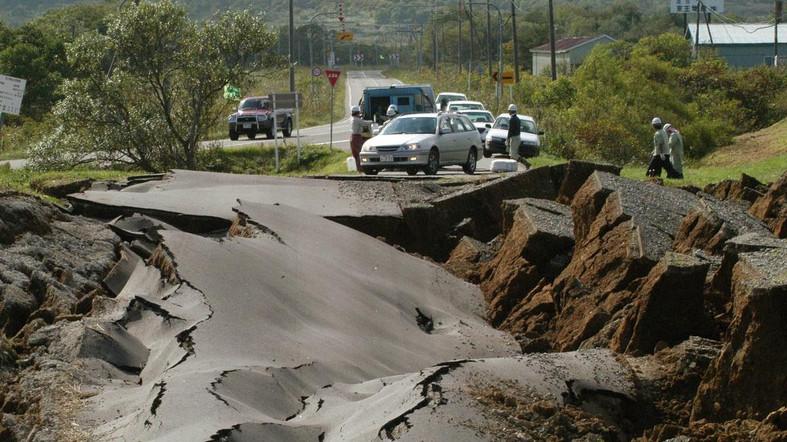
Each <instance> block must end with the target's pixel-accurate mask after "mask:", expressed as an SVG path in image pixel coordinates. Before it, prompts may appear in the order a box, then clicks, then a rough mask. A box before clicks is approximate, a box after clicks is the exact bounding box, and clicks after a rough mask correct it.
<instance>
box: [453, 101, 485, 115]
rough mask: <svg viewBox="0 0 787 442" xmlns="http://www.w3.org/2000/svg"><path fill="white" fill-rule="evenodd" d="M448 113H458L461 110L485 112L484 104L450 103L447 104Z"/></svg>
mask: <svg viewBox="0 0 787 442" xmlns="http://www.w3.org/2000/svg"><path fill="white" fill-rule="evenodd" d="M447 110H448V112H458V111H463V110H486V108H485V107H484V103H481V102H480V101H467V100H462V101H451V102H449V103H448V109H447Z"/></svg>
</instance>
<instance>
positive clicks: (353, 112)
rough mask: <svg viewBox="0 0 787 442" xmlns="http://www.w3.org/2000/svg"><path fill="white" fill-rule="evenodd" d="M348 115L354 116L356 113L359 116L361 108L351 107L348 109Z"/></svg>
mask: <svg viewBox="0 0 787 442" xmlns="http://www.w3.org/2000/svg"><path fill="white" fill-rule="evenodd" d="M350 113H351V114H356V113H357V114H360V113H361V107H360V106H353V107H351V108H350Z"/></svg>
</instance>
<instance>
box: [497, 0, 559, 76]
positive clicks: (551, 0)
mask: <svg viewBox="0 0 787 442" xmlns="http://www.w3.org/2000/svg"><path fill="white" fill-rule="evenodd" d="M489 1H490V0H486V60H487V65H489V77H490V78H491V77H492V24H491V18H490V15H491V12H490V9H491V7H490V4H489ZM551 1H552V0H550V2H551Z"/></svg>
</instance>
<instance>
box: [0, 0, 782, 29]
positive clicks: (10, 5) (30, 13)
mask: <svg viewBox="0 0 787 442" xmlns="http://www.w3.org/2000/svg"><path fill="white" fill-rule="evenodd" d="M127 1H131V0H127ZM476 1H477V2H479V3H484V0H476ZM181 2H182V3H184V4H185V5H187V7H188V8H189V10H190V11H191V13H192V16H194V17H195V18H208V17H210V16H212V15H213V14H215V13H216V12H220V11H223V10H226V9H249V10H251V11H254V10H259V11H260V12H262V13H265V15H266V16H268V18H269V19H270V21H271V22H273V23H275V24H284V22H283V20H285V18H286V17H285V15H284V14H285V13H286V11H287V0H181ZM78 3H105V4H110V5H112V4H119V3H120V0H0V21H2V22H4V23H5V24H6V25H10V26H19V25H21V24H23V23H25V22H26V21H29V20H31V19H34V18H36V17H38V16H40V15H42V14H44V13H45V12H46V11H48V10H50V9H53V8H59V7H63V6H67V5H72V4H78ZM337 3H338V2H336V1H333V0H328V1H325V0H295V8H296V10H297V15H298V19H299V21H305V20H308V19H309V18H310V17H312V16H313V15H314V14H316V13H318V12H325V11H330V10H334V9H335V8H336V4H337ZM434 3H435V4H436V5H438V6H439V7H440V9H443V10H445V9H447V8H446V7H447V6H452V7H453V8H455V9H458V5H459V1H458V0H436V1H435V2H434ZM492 3H493V4H497V5H499V6H500V8H501V9H502V10H503V11H504V12H506V13H507V11H510V8H511V3H510V2H509V1H507V0H505V1H503V0H499V1H493V2H492ZM514 3H515V4H517V5H518V6H519V10H520V11H521V12H523V13H525V14H526V13H528V12H531V11H538V10H541V9H544V8H545V6H546V0H515V1H514ZM668 3H669V2H668V0H576V1H574V0H572V1H569V0H555V5H556V8H557V9H558V10H561V9H564V10H565V9H571V10H577V9H581V10H586V11H589V12H591V13H592V12H593V11H595V10H610V9H611V10H614V9H616V8H619V9H621V10H626V9H628V8H630V7H631V6H634V7H636V8H638V10H639V11H640V12H641V13H642V14H644V15H656V14H657V15H661V14H666V13H667V10H668ZM418 4H422V5H424V6H420V7H419V6H417V5H418ZM431 4H432V1H431V0H420V1H419V0H417V1H409V0H346V1H345V11H346V15H347V16H348V20H352V21H355V22H357V23H359V24H371V23H373V22H376V23H398V24H402V23H417V22H423V21H424V20H426V19H427V18H428V16H429V14H428V12H429V11H430V9H431V8H430V6H428V5H431ZM400 5H401V7H398V6H400ZM414 5H416V6H414ZM726 5H727V6H726V7H727V12H726V15H728V16H730V17H731V18H733V19H736V20H738V19H739V20H753V19H767V18H768V17H769V16H770V15H771V14H772V9H773V1H772V0H727V2H726Z"/></svg>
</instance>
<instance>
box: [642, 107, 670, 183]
mask: <svg viewBox="0 0 787 442" xmlns="http://www.w3.org/2000/svg"><path fill="white" fill-rule="evenodd" d="M650 125H651V126H653V130H655V131H656V132H655V133H654V134H653V153H652V154H651V156H650V163H649V164H648V170H647V172H646V173H645V175H647V176H649V177H660V176H661V169H662V168H663V167H664V165H665V163H668V162H669V160H667V155H669V146H668V140H667V133H666V132H664V124H663V123H662V122H661V118H659V117H655V118H653V120H651V122H650Z"/></svg>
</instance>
